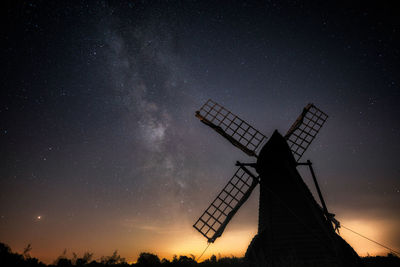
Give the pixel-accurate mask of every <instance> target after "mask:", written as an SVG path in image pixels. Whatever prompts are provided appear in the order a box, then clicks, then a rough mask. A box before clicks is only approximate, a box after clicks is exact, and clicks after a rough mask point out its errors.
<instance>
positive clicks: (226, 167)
mask: <svg viewBox="0 0 400 267" xmlns="http://www.w3.org/2000/svg"><path fill="white" fill-rule="evenodd" d="M5 10H6V13H5V16H3V17H4V20H5V23H2V24H3V28H4V30H3V31H2V33H1V38H2V47H3V48H2V53H1V61H2V65H3V67H2V70H3V75H2V78H1V81H2V90H1V100H0V104H1V106H0V118H1V124H0V130H1V131H0V133H1V134H0V147H1V163H0V167H1V172H0V201H1V202H0V203H1V204H0V216H1V217H0V241H1V242H5V243H8V244H9V245H10V246H11V247H12V248H13V249H15V250H21V249H22V248H23V247H24V246H25V245H26V244H28V243H32V246H33V251H32V254H33V255H36V256H38V257H39V258H41V259H43V260H47V261H48V260H50V259H54V258H55V257H56V256H57V255H59V254H60V253H61V252H62V251H63V249H64V248H65V247H67V248H68V249H69V250H70V251H77V252H82V251H85V250H90V251H93V252H95V256H96V255H97V256H101V255H104V254H107V253H110V252H112V250H113V249H119V250H120V251H121V254H123V256H125V257H127V258H135V257H136V256H137V255H138V253H139V252H140V251H145V250H151V251H153V252H155V253H159V254H160V255H162V256H165V257H170V256H171V255H173V254H179V253H193V254H199V253H200V252H201V250H202V249H203V246H204V243H205V240H203V239H202V237H201V236H199V234H198V233H196V232H195V230H194V229H193V228H192V227H191V225H192V224H193V223H194V221H195V220H196V219H197V217H198V216H200V215H201V212H202V211H203V209H204V208H206V206H207V205H208V203H209V202H210V201H211V200H212V198H213V197H214V196H215V195H216V194H217V193H218V191H219V190H220V188H222V186H223V185H224V184H225V183H226V182H227V180H228V179H229V178H230V177H231V176H232V174H233V173H234V170H235V169H234V166H233V165H234V162H235V161H236V160H238V159H240V160H243V161H249V160H250V161H251V159H249V158H247V157H246V156H245V155H244V154H243V153H242V152H241V151H239V150H237V149H236V148H234V147H233V146H231V145H230V144H229V143H228V142H226V141H225V140H223V139H222V138H221V137H220V136H217V135H216V134H215V133H214V132H212V131H211V130H210V129H207V127H205V126H204V125H202V124H201V123H200V122H199V121H198V120H197V119H196V118H195V117H194V112H195V110H197V109H198V108H200V106H201V105H202V104H203V103H204V102H205V101H206V100H207V99H208V98H212V99H213V100H215V101H217V102H219V103H220V104H222V105H224V106H225V107H226V108H228V109H230V110H231V111H233V112H234V113H236V114H238V115H239V116H240V117H242V118H243V119H245V120H246V121H248V122H249V123H250V124H252V125H253V126H254V127H256V128H257V129H259V130H260V131H262V132H263V133H264V134H265V135H267V136H269V135H271V134H272V132H273V130H274V129H278V130H279V131H280V132H281V133H285V132H286V131H287V129H288V128H289V127H290V125H291V124H292V123H293V121H294V120H295V119H296V117H297V116H298V114H299V113H300V112H301V110H302V108H303V107H304V106H305V105H306V104H307V103H309V102H312V103H314V104H315V105H317V106H318V107H319V108H321V109H322V110H323V111H325V112H326V113H328V114H329V115H330V117H329V119H328V121H327V123H326V125H325V126H324V128H323V129H322V131H321V132H320V134H319V136H318V137H317V139H316V140H315V141H314V143H313V144H312V145H311V147H310V149H309V151H308V152H307V153H306V154H305V156H304V159H311V160H312V161H313V162H314V167H315V169H316V171H317V175H318V178H319V179H320V183H321V187H322V190H323V193H324V195H325V198H326V202H327V204H328V207H329V208H330V210H332V212H334V213H336V214H337V219H339V220H340V221H341V222H342V223H343V224H344V225H346V226H349V227H353V228H355V229H358V230H360V231H364V233H366V234H367V235H368V234H369V235H370V236H372V237H373V238H376V239H379V240H380V241H381V242H383V243H386V244H388V245H389V246H392V247H394V248H397V249H399V247H400V232H399V230H398V229H400V227H399V219H400V217H399V214H400V213H399V212H398V211H399V209H400V167H399V166H400V162H399V157H398V155H399V153H400V142H399V141H398V140H399V137H400V120H399V117H400V108H399V107H398V103H399V100H400V88H399V83H400V80H399V77H400V75H399V70H400V66H399V65H400V64H399V56H400V55H399V47H400V42H399V31H400V28H399V20H398V18H397V14H398V11H399V10H398V9H396V8H395V7H394V6H393V5H390V4H386V6H383V5H382V4H375V5H366V4H365V3H363V2H359V3H358V2H357V3H337V2H336V1H329V2H326V3H322V4H321V3H307V4H304V3H300V2H297V1H290V2H285V3H283V2H282V1H265V2H261V1H257V2H256V1H254V2H253V1H218V3H217V4H216V3H214V2H213V1H121V2H119V3H114V2H108V1H79V2H78V1H77V2H74V3H68V4H60V3H54V2H50V1H49V2H46V1H18V2H17V3H14V4H12V5H9V6H7V7H6V9H5ZM303 174H304V179H305V180H306V182H307V183H309V182H310V180H309V179H310V177H309V175H308V173H307V172H303ZM309 184H310V183H309ZM310 185H311V184H310ZM257 194H258V192H254V194H253V196H252V198H251V199H250V200H249V201H248V203H246V205H245V206H244V207H243V208H242V209H241V210H240V211H239V213H238V215H237V217H235V219H233V220H232V223H231V225H229V226H228V228H227V231H226V233H225V234H224V236H223V237H222V238H221V241H219V242H220V244H225V243H224V242H228V241H227V240H229V242H232V240H234V241H233V242H238V244H242V243H243V246H242V247H240V246H241V245H238V246H239V248H237V249H236V248H235V249H233V248H228V247H227V246H224V245H221V246H219V247H218V244H217V243H218V242H216V244H215V248H214V250H211V251H210V253H218V252H221V253H223V254H226V255H230V254H232V253H233V254H235V255H241V253H244V251H245V250H244V249H245V248H246V246H247V245H248V242H249V241H250V240H251V237H252V235H253V234H254V231H255V229H256V221H257ZM38 216H41V219H38ZM344 231H345V230H343V232H344ZM238 233H240V234H238ZM343 234H345V233H343ZM229 235H230V237H229ZM225 236H227V237H226V238H228V239H225V241H223V239H224V238H225ZM346 237H347V236H345V238H346ZM196 238H198V239H196ZM229 238H232V239H229ZM235 238H236V239H235ZM352 238H353V237H351V236H350V235H349V236H348V240H349V242H350V243H351V245H353V246H354V247H355V249H356V250H357V251H358V252H359V253H361V254H363V253H367V252H370V253H372V254H374V253H385V251H383V250H381V249H380V248H379V247H368V246H367V245H365V246H364V243H363V245H362V246H361V245H357V243H358V242H361V241H359V240H356V239H352ZM193 240H194V241H193ZM235 240H236V241H235ZM352 240H353V243H352ZM354 240H355V241H354ZM202 242H204V243H202ZM240 242H242V243H240ZM156 244H159V245H158V246H157V245H156Z"/></svg>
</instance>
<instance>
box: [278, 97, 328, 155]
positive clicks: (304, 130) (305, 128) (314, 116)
mask: <svg viewBox="0 0 400 267" xmlns="http://www.w3.org/2000/svg"><path fill="white" fill-rule="evenodd" d="M327 119H328V115H327V114H326V113H324V112H323V111H321V110H320V109H318V108H317V107H316V106H314V104H308V105H307V106H306V107H305V108H304V109H303V112H302V113H301V114H300V116H299V117H298V118H297V120H296V121H295V122H294V123H293V125H292V126H291V127H290V129H289V131H288V132H287V133H286V135H285V139H286V140H287V142H288V144H289V147H290V149H291V150H292V152H293V156H294V158H295V159H296V161H299V160H300V158H301V157H302V156H303V154H304V152H305V151H306V150H307V148H308V147H309V146H310V144H311V142H312V141H313V140H314V138H315V136H316V135H317V134H318V132H319V130H320V129H321V128H322V126H323V125H324V123H325V121H326V120H327Z"/></svg>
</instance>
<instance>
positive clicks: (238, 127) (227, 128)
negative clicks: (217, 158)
mask: <svg viewBox="0 0 400 267" xmlns="http://www.w3.org/2000/svg"><path fill="white" fill-rule="evenodd" d="M196 117H197V118H199V119H200V121H201V122H203V123H204V124H206V125H208V126H210V127H211V128H213V129H214V130H215V131H217V132H218V133H219V134H221V135H222V136H223V137H225V138H226V139H228V141H229V142H231V143H232V144H233V145H234V146H236V147H238V148H239V149H241V150H242V151H243V152H245V153H246V154H247V155H249V156H254V157H257V154H256V150H257V149H258V148H259V146H260V145H261V143H263V141H264V140H266V139H267V137H265V135H263V134H262V133H261V132H259V131H258V130H257V129H255V128H254V127H252V126H251V125H250V124H248V123H247V122H245V121H244V120H242V119H240V118H239V117H238V116H236V115H235V114H233V113H232V112H230V111H229V110H227V109H226V108H224V107H223V106H221V105H219V104H218V103H217V102H214V101H212V100H211V99H209V100H208V101H207V102H206V103H205V104H204V105H203V106H202V107H201V108H200V110H199V111H196Z"/></svg>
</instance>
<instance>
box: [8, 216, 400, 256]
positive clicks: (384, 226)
mask: <svg viewBox="0 0 400 267" xmlns="http://www.w3.org/2000/svg"><path fill="white" fill-rule="evenodd" d="M339 220H340V218H339ZM340 221H341V222H342V223H343V225H345V226H346V227H349V228H351V229H353V230H355V231H357V232H359V233H361V234H363V235H365V236H367V237H369V238H371V239H373V240H376V241H378V242H381V243H382V244H385V245H388V246H389V247H393V244H390V233H392V232H393V229H396V223H395V222H393V221H389V220H388V221H382V220H361V219H344V218H343V220H340ZM114 226H116V228H118V227H119V228H118V232H117V233H116V232H113V233H112V234H111V233H110V234H107V233H106V232H103V233H102V235H99V236H92V235H88V234H87V233H86V235H84V234H82V233H75V235H74V236H71V235H69V236H59V237H58V238H59V239H58V238H57V239H52V240H50V239H47V240H41V242H36V243H32V247H33V250H32V251H31V253H30V254H31V256H33V257H37V258H38V259H39V260H41V261H43V262H45V263H48V264H49V263H53V262H54V261H55V260H56V259H57V257H58V256H60V255H61V254H62V251H63V250H64V249H65V248H66V249H67V255H66V256H67V258H72V252H75V253H77V254H78V256H82V255H83V254H84V253H85V252H92V253H94V258H93V259H96V260H98V259H100V258H101V257H102V256H109V255H111V254H112V252H113V251H114V250H116V249H117V250H118V253H119V254H120V255H121V257H123V258H125V259H126V261H127V262H130V263H134V262H136V261H137V258H138V257H139V254H140V253H141V252H149V253H153V254H156V255H157V256H158V257H159V258H160V260H161V259H163V258H166V259H168V260H172V259H173V256H174V255H177V256H178V257H179V256H180V255H186V256H189V257H190V256H191V255H194V256H195V257H196V259H197V257H199V255H200V254H201V253H202V252H203V251H204V249H205V248H206V246H207V242H206V239H205V238H204V237H203V236H202V235H200V234H199V233H198V232H197V231H196V230H194V229H193V228H192V227H191V224H190V222H188V221H186V222H184V221H182V222H180V223H177V224H175V225H169V226H158V225H151V224H150V223H147V224H146V223H143V224H141V223H139V222H137V221H132V223H131V224H128V225H127V224H125V225H124V226H121V224H120V223H117V224H115V225H114ZM127 227H131V228H129V231H127ZM101 231H104V229H101V228H99V229H94V233H99V232H101ZM256 232H257V227H256V225H254V226H249V225H240V224H238V223H237V222H236V223H235V222H233V224H232V225H230V226H228V228H227V229H226V231H225V232H224V234H223V235H222V237H220V238H218V239H217V240H216V242H215V243H213V244H211V245H210V246H209V248H208V249H207V251H206V252H205V253H204V255H203V256H202V258H201V259H200V261H204V260H206V259H208V258H210V257H211V255H216V256H217V257H219V256H220V257H232V256H234V257H243V256H244V254H245V252H246V249H247V247H248V245H249V244H250V242H251V240H252V238H253V237H254V235H255V234H256ZM340 232H341V236H342V237H343V238H344V239H345V240H346V241H347V242H348V243H349V244H350V245H351V246H352V247H353V248H354V249H355V250H356V252H357V253H358V254H359V255H360V256H367V255H372V256H375V255H387V253H389V251H388V250H386V249H384V248H382V247H380V246H378V245H376V244H374V243H372V242H370V241H368V240H365V239H364V238H362V237H359V236H357V235H355V234H354V233H351V232H349V231H348V230H346V229H344V228H341V231H340ZM92 234H93V233H92ZM82 237H85V241H83V242H82ZM4 243H6V244H8V245H10V247H11V249H12V250H13V251H15V252H19V253H21V252H22V250H23V248H24V247H25V246H26V244H27V243H26V242H25V243H19V244H16V243H13V242H9V243H7V240H4ZM110 248H111V249H110ZM393 249H395V250H399V248H396V247H393Z"/></svg>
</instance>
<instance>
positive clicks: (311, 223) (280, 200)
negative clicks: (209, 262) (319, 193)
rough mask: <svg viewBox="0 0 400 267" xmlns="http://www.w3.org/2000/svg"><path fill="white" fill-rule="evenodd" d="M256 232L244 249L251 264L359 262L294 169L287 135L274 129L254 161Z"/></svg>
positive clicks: (334, 263)
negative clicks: (257, 194)
mask: <svg viewBox="0 0 400 267" xmlns="http://www.w3.org/2000/svg"><path fill="white" fill-rule="evenodd" d="M257 172H258V173H259V174H260V203H259V224H258V234H257V235H256V236H255V237H254V238H253V240H252V242H251V244H250V245H249V247H248V250H247V252H246V259H247V260H248V262H249V263H250V264H251V265H253V266H325V267H327V266H358V265H359V257H358V255H357V254H356V252H355V251H354V250H353V249H352V248H351V247H350V246H349V245H348V244H347V243H346V242H345V241H344V240H343V239H342V238H341V237H340V236H338V235H337V234H336V233H335V231H334V230H333V227H332V225H331V223H330V222H329V221H328V220H327V219H326V217H325V216H324V213H323V211H322V210H321V208H320V206H319V205H318V204H317V202H316V201H315V199H314V198H313V196H312V194H311V192H310V191H309V189H308V187H307V186H306V184H305V183H304V181H303V179H302V178H301V176H300V174H299V173H298V171H297V169H296V161H295V159H294V158H293V155H292V152H291V150H290V148H289V147H288V145H287V143H286V140H285V139H284V138H283V137H282V136H281V135H280V134H279V133H278V132H277V131H275V132H274V134H273V135H272V137H271V138H270V140H269V141H268V143H267V144H266V145H265V146H264V147H263V149H262V150H261V152H260V155H259V157H258V161H257Z"/></svg>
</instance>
